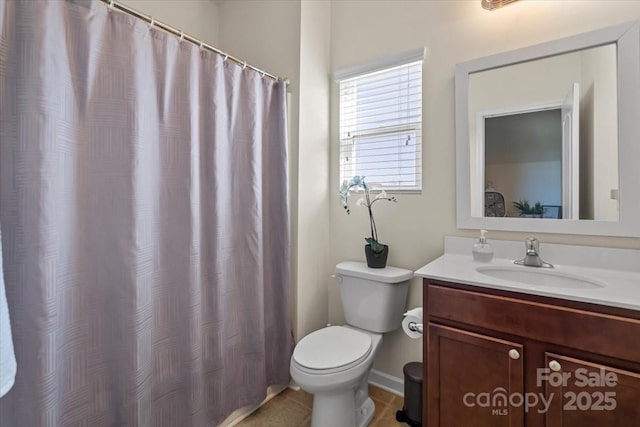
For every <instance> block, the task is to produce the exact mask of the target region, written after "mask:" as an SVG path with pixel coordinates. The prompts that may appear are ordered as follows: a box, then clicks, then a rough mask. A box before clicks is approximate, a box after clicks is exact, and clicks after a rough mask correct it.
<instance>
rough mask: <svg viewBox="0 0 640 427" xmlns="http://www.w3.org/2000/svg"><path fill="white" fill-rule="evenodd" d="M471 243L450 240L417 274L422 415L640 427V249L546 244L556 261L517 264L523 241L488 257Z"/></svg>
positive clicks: (439, 419) (459, 421)
mask: <svg viewBox="0 0 640 427" xmlns="http://www.w3.org/2000/svg"><path fill="white" fill-rule="evenodd" d="M472 242H473V240H472V239H466V238H457V237H447V238H446V240H445V255H443V256H442V257H440V258H439V259H437V260H435V261H433V262H432V263H430V264H428V265H426V266H425V267H423V268H421V269H419V270H418V271H417V272H416V273H415V274H416V275H417V276H421V277H423V280H424V289H423V295H424V316H425V318H424V331H425V335H424V354H423V356H424V369H425V372H424V378H425V381H424V389H423V407H424V414H423V420H424V421H425V422H424V424H425V425H428V426H430V427H434V426H443V427H444V426H447V427H448V426H461V425H464V426H491V427H493V426H505V427H506V426H509V427H514V426H524V425H526V426H558V427H560V426H563V427H582V426H637V425H640V272H639V271H638V268H640V251H637V250H617V249H611V250H609V249H607V250H606V251H605V250H603V249H602V248H588V247H568V246H564V245H543V252H542V255H543V256H544V257H545V260H547V261H550V262H554V261H555V262H556V263H557V265H556V268H553V269H539V268H538V269H536V268H532V267H525V266H514V265H513V259H515V258H517V256H513V254H514V251H519V252H523V248H524V247H523V246H521V244H520V243H519V242H498V243H497V244H496V242H492V243H493V244H494V248H495V249H496V258H495V259H494V260H493V261H492V262H491V263H489V264H482V263H477V262H474V261H473V260H472V258H471V256H470V254H468V252H469V248H470V246H471V243H472ZM518 247H520V249H518ZM465 252H466V253H465ZM598 254H600V255H599V256H600V258H599V259H598ZM605 254H606V255H605ZM578 261H580V262H581V263H582V265H580V264H578ZM574 262H575V263H576V264H572V263H574ZM590 265H591V266H594V265H597V266H598V267H603V268H592V267H590ZM625 265H626V266H625ZM542 270H545V271H542ZM500 272H506V275H504V277H503V273H500ZM494 273H496V274H494ZM520 273H522V274H520Z"/></svg>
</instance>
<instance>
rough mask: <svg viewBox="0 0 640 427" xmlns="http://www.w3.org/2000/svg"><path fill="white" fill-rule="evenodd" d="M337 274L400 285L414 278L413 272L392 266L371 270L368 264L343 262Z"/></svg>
mask: <svg viewBox="0 0 640 427" xmlns="http://www.w3.org/2000/svg"><path fill="white" fill-rule="evenodd" d="M336 273H338V274H342V275H343V276H351V277H359V278H361V279H368V280H375V281H377V282H383V283H400V282H404V281H406V280H409V279H411V278H412V277H413V271H411V270H406V269H404V268H398V267H390V266H386V267H385V268H369V267H367V264H366V263H364V262H357V261H343V262H341V263H340V264H338V265H336Z"/></svg>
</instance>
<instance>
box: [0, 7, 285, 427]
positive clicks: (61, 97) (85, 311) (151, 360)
mask: <svg viewBox="0 0 640 427" xmlns="http://www.w3.org/2000/svg"><path fill="white" fill-rule="evenodd" d="M0 26H1V28H0V29H1V39H0V221H1V224H2V239H3V242H2V243H3V256H4V259H3V264H4V272H5V283H6V294H7V300H8V302H9V311H10V315H11V326H12V329H13V338H14V344H15V353H16V359H17V363H18V373H17V377H16V383H15V386H14V387H13V389H12V390H11V391H10V392H9V393H8V394H7V395H6V396H5V397H3V398H2V399H0V425H2V426H7V427H8V426H14V427H18V426H21V427H36V426H149V427H156V426H176V427H178V426H179V427H186V426H214V425H216V424H218V423H219V422H221V421H222V420H223V419H224V418H225V417H226V416H227V415H229V414H230V413H231V412H232V411H233V410H235V409H237V408H239V407H242V406H244V405H249V404H256V403H259V402H260V401H261V400H262V399H263V398H264V396H265V390H266V388H267V386H268V385H270V384H286V383H288V381H289V373H288V366H289V357H290V354H291V348H292V341H291V333H290V314H289V286H290V283H289V282H290V274H289V241H288V239H289V230H288V227H289V225H288V203H287V173H286V134H285V130H286V118H285V117H286V115H285V92H286V91H285V85H284V83H282V82H274V81H273V80H271V79H269V78H262V77H261V75H260V74H258V73H256V72H253V71H250V70H249V69H246V70H243V69H242V67H239V66H237V65H235V64H233V63H231V62H230V61H226V62H225V61H224V60H223V58H222V57H220V56H219V55H217V54H214V53H212V52H206V51H201V50H200V49H199V47H198V46H195V45H193V44H191V43H188V42H184V41H183V42H182V43H180V42H179V40H178V38H177V37H175V36H173V35H169V34H167V33H164V32H162V31H161V30H158V29H157V28H150V27H149V25H148V24H146V23H145V22H143V21H140V20H137V19H135V18H133V17H131V16H128V15H125V14H123V13H120V12H117V11H114V12H109V11H108V10H107V8H106V7H105V5H104V4H102V3H100V2H97V1H87V0H75V1H71V0H68V1H34V0H30V1H13V0H6V1H5V0H2V1H0Z"/></svg>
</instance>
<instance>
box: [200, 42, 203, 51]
mask: <svg viewBox="0 0 640 427" xmlns="http://www.w3.org/2000/svg"><path fill="white" fill-rule="evenodd" d="M200 50H204V42H203V41H200Z"/></svg>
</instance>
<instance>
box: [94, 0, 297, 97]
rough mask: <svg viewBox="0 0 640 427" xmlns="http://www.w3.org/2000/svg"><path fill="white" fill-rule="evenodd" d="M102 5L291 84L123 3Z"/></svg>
mask: <svg viewBox="0 0 640 427" xmlns="http://www.w3.org/2000/svg"><path fill="white" fill-rule="evenodd" d="M99 1H101V2H102V3H105V4H106V5H107V9H108V10H109V12H111V11H112V10H114V9H118V10H120V11H122V12H124V13H127V14H129V15H131V16H134V17H136V18H139V19H142V20H143V21H146V22H147V23H148V24H149V25H150V26H151V27H158V28H161V29H163V30H165V31H167V32H169V33H171V34H173V35H176V36H179V38H180V41H182V40H187V41H189V42H191V43H194V44H196V45H198V46H200V49H207V50H210V51H212V52H215V53H217V54H218V55H221V56H224V59H225V61H226V60H227V59H230V60H232V61H233V62H235V63H236V64H238V65H241V66H242V68H243V69H245V68H250V69H252V70H254V71H256V72H258V73H259V74H262V77H269V78H270V79H273V80H275V81H282V82H284V83H285V84H287V85H288V84H289V79H286V78H281V77H278V76H275V75H273V74H271V73H268V72H266V71H264V70H262V69H260V68H258V67H254V66H253V65H251V64H247V61H242V60H241V59H238V58H236V57H235V56H233V55H229V54H228V53H226V52H223V51H221V50H220V49H218V48H217V47H215V46H211V45H210V44H207V43H205V42H204V41H202V40H200V39H197V38H195V37H193V36H191V35H189V34H185V33H184V31H182V30H178V29H177V28H174V27H172V26H171V25H168V24H165V23H164V22H160V21H156V20H155V18H153V17H152V16H150V15H145V14H144V13H141V12H138V11H137V10H135V9H132V8H130V7H129V6H125V5H123V4H122V3H118V2H116V1H114V0H99Z"/></svg>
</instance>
